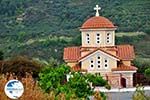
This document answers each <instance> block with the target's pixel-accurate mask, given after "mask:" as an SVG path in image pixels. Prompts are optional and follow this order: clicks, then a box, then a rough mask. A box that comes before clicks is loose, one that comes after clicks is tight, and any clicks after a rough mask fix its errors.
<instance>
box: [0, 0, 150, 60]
mask: <svg viewBox="0 0 150 100" xmlns="http://www.w3.org/2000/svg"><path fill="white" fill-rule="evenodd" d="M149 3H150V1H149V0H142V1H141V0H132V1H131V0H125V1H123V0H122V1H121V0H115V1H113V0H109V1H108V0H100V1H93V0H86V1H85V0H84V1H81V0H69V1H66V0H54V1H51V0H46V1H45V0H40V1H39V0H1V1H0V19H1V21H0V27H1V29H0V48H1V49H2V51H5V57H6V58H8V57H11V56H15V55H28V56H30V57H35V58H40V59H46V60H47V59H49V58H50V57H53V58H54V59H58V60H59V61H61V60H62V52H63V48H64V47H66V46H72V45H80V43H81V36H80V34H79V28H78V27H81V25H82V23H83V22H84V21H85V20H87V19H88V18H89V17H90V16H94V15H95V11H93V7H94V6H95V5H96V4H99V5H100V6H101V7H102V8H103V9H102V10H101V15H102V16H105V17H107V18H109V19H110V20H111V21H112V22H113V23H114V24H115V25H117V26H118V31H127V32H129V31H143V32H146V33H150V32H149V26H150V24H149V20H150V17H148V16H149V14H150V13H149V12H148V11H149V9H150V8H149ZM60 5H61V6H60ZM85 5H86V6H85ZM112 8H113V9H112ZM20 19H21V21H20ZM52 34H53V36H52V37H49V35H52ZM55 36H56V37H58V38H59V37H61V36H64V38H65V39H63V40H62V39H57V38H55ZM48 37H49V38H50V39H47V38H48ZM68 37H69V38H70V37H72V38H73V39H72V40H71V41H68ZM132 38H133V39H132ZM132 38H128V37H123V38H119V40H118V42H117V44H120V43H122V42H125V43H128V42H130V43H131V44H133V43H132V42H133V41H134V40H135V41H136V43H135V44H137V42H139V41H141V39H140V40H139V39H138V38H134V37H132ZM41 39H42V40H41ZM43 39H45V41H43ZM29 40H33V41H34V42H32V43H31V44H28V41H29ZM143 40H145V39H143ZM145 44H146V45H145ZM148 44H149V42H147V40H146V41H145V42H141V43H139V46H138V45H137V46H136V48H138V49H137V51H138V54H140V55H142V57H149V56H148V55H149V52H148V50H149V45H148ZM143 45H144V46H145V47H142V48H140V47H141V46H143ZM54 49H57V52H55V50H54Z"/></svg>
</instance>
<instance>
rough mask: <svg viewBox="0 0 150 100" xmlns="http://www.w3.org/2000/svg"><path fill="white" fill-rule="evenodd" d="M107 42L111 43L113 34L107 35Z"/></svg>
mask: <svg viewBox="0 0 150 100" xmlns="http://www.w3.org/2000/svg"><path fill="white" fill-rule="evenodd" d="M106 42H107V43H111V34H110V33H107V34H106Z"/></svg>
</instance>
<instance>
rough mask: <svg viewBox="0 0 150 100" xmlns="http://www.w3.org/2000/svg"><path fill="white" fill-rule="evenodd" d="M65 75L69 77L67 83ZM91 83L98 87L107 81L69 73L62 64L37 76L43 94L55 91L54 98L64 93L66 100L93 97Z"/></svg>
mask: <svg viewBox="0 0 150 100" xmlns="http://www.w3.org/2000/svg"><path fill="white" fill-rule="evenodd" d="M67 74H70V75H71V77H70V78H69V80H68V81H67V80H66V75H67ZM95 79H96V81H95ZM91 82H92V83H94V84H96V85H99V86H105V85H106V84H107V81H105V80H103V79H102V77H100V76H95V75H92V74H83V73H80V72H70V68H69V67H68V66H66V65H64V64H63V65H58V66H57V67H45V68H44V69H43V70H42V71H41V72H40V74H39V85H40V86H41V88H42V89H43V90H44V91H45V92H50V91H55V93H56V97H57V96H58V95H60V94H61V93H64V94H65V95H66V99H67V100H68V99H70V98H88V96H91V95H93V92H94V91H93V90H94V88H92V87H91V84H90V83H91Z"/></svg>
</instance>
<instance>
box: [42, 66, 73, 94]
mask: <svg viewBox="0 0 150 100" xmlns="http://www.w3.org/2000/svg"><path fill="white" fill-rule="evenodd" d="M69 72H70V69H69V67H68V66H66V65H60V66H58V67H46V68H44V69H43V70H42V71H41V72H40V74H39V84H40V86H41V88H42V89H43V90H45V91H46V92H49V91H50V90H54V89H55V90H56V92H57V93H58V92H62V91H64V89H66V88H65V87H63V84H64V82H65V79H66V74H68V73H69Z"/></svg>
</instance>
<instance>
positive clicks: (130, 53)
mask: <svg viewBox="0 0 150 100" xmlns="http://www.w3.org/2000/svg"><path fill="white" fill-rule="evenodd" d="M115 47H116V49H115V50H116V51H117V55H116V56H114V55H112V54H110V53H108V52H106V51H104V50H102V49H101V48H95V50H93V51H91V52H90V53H88V54H87V55H86V56H88V55H89V54H91V53H93V52H95V51H97V50H101V51H103V52H105V53H107V54H109V55H111V56H114V57H116V58H119V59H120V60H133V59H134V58H135V54H134V48H133V46H131V45H117V46H115ZM106 48H109V47H106ZM81 49H82V47H67V48H65V49H64V56H63V59H64V60H65V61H78V60H79V59H82V58H83V57H82V58H81ZM84 57H85V56H84Z"/></svg>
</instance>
